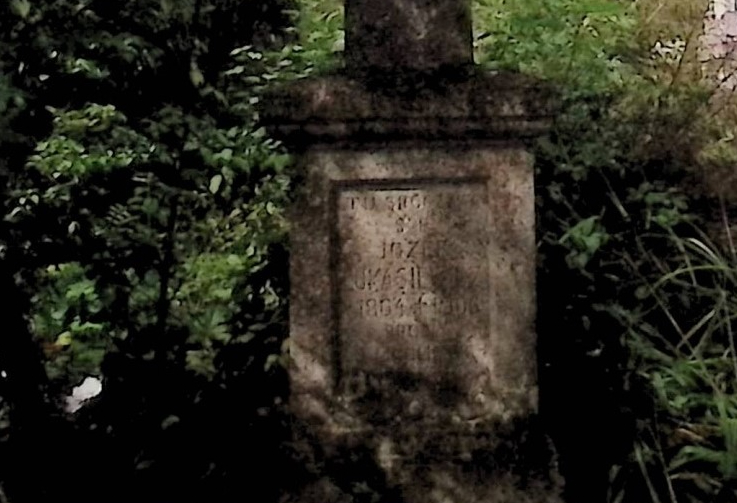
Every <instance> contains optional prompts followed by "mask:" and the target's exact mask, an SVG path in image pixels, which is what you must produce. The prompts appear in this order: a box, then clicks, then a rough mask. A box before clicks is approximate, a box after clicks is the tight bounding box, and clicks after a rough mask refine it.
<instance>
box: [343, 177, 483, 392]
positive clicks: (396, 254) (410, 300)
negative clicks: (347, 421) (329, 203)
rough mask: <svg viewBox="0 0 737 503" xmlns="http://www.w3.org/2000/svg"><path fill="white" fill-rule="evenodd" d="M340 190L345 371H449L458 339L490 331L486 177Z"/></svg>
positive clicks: (348, 373) (423, 374)
mask: <svg viewBox="0 0 737 503" xmlns="http://www.w3.org/2000/svg"><path fill="white" fill-rule="evenodd" d="M337 194H338V195H337V198H336V201H335V204H337V220H338V221H337V222H336V223H335V225H337V233H336V235H337V242H336V243H334V246H336V249H335V250H334V252H335V253H336V258H337V267H338V271H337V276H336V277H337V281H338V285H337V294H338V309H339V312H338V331H339V337H340V347H341V356H340V359H341V362H340V364H341V367H342V369H343V372H344V375H345V376H346V377H347V378H350V376H351V374H355V373H359V372H367V373H374V374H376V373H383V372H399V373H412V374H416V375H418V377H427V378H436V377H438V376H442V375H445V374H447V373H449V372H451V371H452V368H453V365H454V361H455V360H454V358H455V359H457V352H458V348H459V347H460V341H461V339H462V338H468V337H478V336H480V337H483V336H484V334H485V333H488V324H489V321H488V305H489V301H490V299H489V295H490V293H489V265H488V261H489V258H488V243H489V220H488V199H487V194H488V192H487V188H486V185H485V183H484V182H483V181H468V182H454V183H442V182H437V183H432V184H430V183H428V184H422V185H419V186H417V187H407V188H401V187H400V188H396V187H392V188H384V187H371V186H355V187H352V186H349V187H341V188H339V190H338V192H337ZM456 363H458V362H456Z"/></svg>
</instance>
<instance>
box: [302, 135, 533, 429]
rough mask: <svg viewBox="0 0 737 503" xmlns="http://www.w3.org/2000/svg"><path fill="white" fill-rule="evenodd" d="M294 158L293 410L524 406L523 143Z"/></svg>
mask: <svg viewBox="0 0 737 503" xmlns="http://www.w3.org/2000/svg"><path fill="white" fill-rule="evenodd" d="M304 161H305V163H306V168H307V179H306V181H305V182H306V183H305V191H304V192H303V195H302V198H301V200H300V202H298V203H297V204H296V206H295V208H297V211H296V212H295V214H294V216H293V222H294V228H293V231H292V240H293V245H292V249H293V252H294V257H293V260H292V312H291V316H290V318H291V352H292V359H293V365H294V367H293V369H292V382H293V384H292V390H293V398H294V402H295V403H298V402H300V403H301V405H300V406H299V409H300V410H299V414H300V416H302V417H305V415H316V417H317V418H319V419H318V420H319V421H324V420H325V421H328V423H326V426H328V427H329V424H330V423H331V422H332V421H334V418H332V419H330V418H329V416H331V415H332V409H334V408H336V407H339V408H347V409H348V410H347V413H348V414H349V415H354V413H356V414H357V415H358V416H360V418H361V420H364V419H366V414H369V415H370V416H371V418H370V419H371V420H374V419H375V420H376V421H378V422H385V421H392V420H393V419H394V416H395V415H399V416H408V415H413V416H418V415H423V416H427V417H428V418H441V417H442V418H445V419H446V420H450V419H451V418H453V417H454V416H457V417H458V418H466V419H470V418H474V417H476V418H477V417H489V416H508V417H512V416H516V415H525V414H528V413H530V412H533V411H534V408H535V403H536V388H535V353H534V349H535V345H534V328H533V325H532V324H533V319H534V318H533V315H534V272H535V263H534V253H535V248H534V247H535V243H534V207H533V201H534V197H533V193H532V168H531V163H530V159H529V157H528V156H527V155H525V154H524V152H523V151H522V150H520V149H519V148H514V147H502V148H500V147H498V146H494V145H488V146H473V145H469V144H457V145H444V146H442V147H441V148H432V147H430V148H428V147H422V146H414V147H411V146H404V148H401V149H399V148H393V149H392V148H384V149H383V150H375V151H373V150H372V151H365V152H355V151H350V150H338V151H333V150H329V149H325V150H315V151H311V152H310V153H308V154H307V155H306V157H305V159H304ZM377 271H378V272H377ZM302 394H304V395H305V396H304V397H302V398H298V396H299V395H302ZM367 400H368V401H370V403H368V405H367V403H366V402H367ZM359 409H361V410H360V411H359ZM373 409H375V410H373ZM380 416H381V417H380Z"/></svg>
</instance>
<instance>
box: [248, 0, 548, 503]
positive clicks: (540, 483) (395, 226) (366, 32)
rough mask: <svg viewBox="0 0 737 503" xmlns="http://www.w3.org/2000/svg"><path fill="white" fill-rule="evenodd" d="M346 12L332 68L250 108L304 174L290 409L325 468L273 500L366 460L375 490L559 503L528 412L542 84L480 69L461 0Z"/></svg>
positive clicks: (385, 495)
mask: <svg viewBox="0 0 737 503" xmlns="http://www.w3.org/2000/svg"><path fill="white" fill-rule="evenodd" d="M345 12H346V21H345V23H346V25H345V31H346V35H345V38H346V47H345V58H346V61H345V70H344V71H343V72H342V73H339V74H336V75H329V76H322V77H319V78H314V79H309V80H304V81H300V82H297V83H294V84H293V85H290V86H287V87H286V88H284V89H280V90H278V91H275V92H274V93H273V94H272V95H271V96H270V97H269V99H268V100H267V101H266V105H265V108H264V110H263V112H262V116H263V119H264V122H265V124H266V126H267V128H268V129H269V130H270V131H271V133H272V134H273V135H274V136H276V137H278V138H281V139H283V140H284V141H285V142H286V143H287V145H290V146H291V148H293V149H294V150H295V151H296V152H298V153H299V158H300V166H301V167H302V175H303V177H304V179H303V180H302V185H301V188H300V190H299V197H298V200H297V201H296V203H295V207H294V210H293V214H292V224H293V228H292V233H291V265H290V267H291V271H290V275H291V289H292V290H291V311H290V326H291V328H290V356H291V368H290V378H291V398H290V409H291V413H292V414H293V417H294V431H295V436H296V438H297V440H298V441H300V442H302V445H305V446H307V449H308V450H311V452H312V454H311V455H310V456H312V458H311V459H313V461H314V460H316V459H318V458H319V460H318V461H315V464H316V465H319V466H320V467H321V468H320V469H317V470H316V473H315V479H314V483H312V484H309V485H307V486H305V487H303V488H301V489H300V490H299V491H296V492H295V494H291V495H289V496H288V497H287V498H286V499H287V500H288V501H295V502H300V503H334V502H338V501H346V502H347V501H360V500H361V498H360V497H359V496H357V495H356V491H359V492H360V490H359V489H360V488H361V487H364V486H363V485H362V484H363V482H362V480H363V479H362V478H361V477H364V476H366V477H368V475H367V473H368V472H370V473H373V474H378V475H376V477H374V476H373V475H372V477H374V478H377V477H378V479H380V480H381V482H380V483H379V485H380V486H381V488H380V490H378V489H375V488H374V489H373V490H374V493H375V494H374V496H375V498H374V500H376V501H386V502H387V503H400V502H406V503H481V502H484V503H486V502H489V503H491V502H494V503H503V502H509V503H512V502H514V503H521V502H528V501H529V502H543V501H545V502H547V501H551V502H553V501H559V496H560V491H561V482H560V480H559V478H558V477H557V472H556V470H555V466H554V462H553V456H552V450H551V447H550V445H549V443H548V442H547V439H546V438H547V437H546V436H545V435H544V434H543V432H541V431H540V428H539V427H538V425H537V422H536V419H535V418H536V411H537V386H536V351H535V331H534V319H535V231H534V194H533V168H532V159H531V157H530V155H529V154H528V153H527V152H526V150H525V142H526V140H528V139H530V138H531V137H533V136H535V135H538V134H540V133H541V132H544V131H545V129H546V127H547V124H548V118H549V117H550V115H551V106H550V100H549V99H548V96H549V93H548V92H547V91H546V89H545V88H544V87H543V86H541V85H539V84H538V83H536V82H535V81H533V80H531V79H526V78H524V77H522V76H519V75H485V74H482V73H480V72H479V71H478V70H477V69H476V68H475V67H474V65H473V56H472V36H471V14H470V1H468V0H435V1H434V2H427V1H426V0H347V1H346V11H345ZM359 458H360V459H359ZM351 463H353V464H354V465H355V466H353V465H352V464H351ZM352 466H353V468H352ZM367 467H368V468H367ZM369 485H371V484H369ZM374 485H376V484H374ZM356 488H359V489H356ZM364 489H365V487H364ZM376 498H378V499H376ZM370 500H371V499H367V500H366V501H370Z"/></svg>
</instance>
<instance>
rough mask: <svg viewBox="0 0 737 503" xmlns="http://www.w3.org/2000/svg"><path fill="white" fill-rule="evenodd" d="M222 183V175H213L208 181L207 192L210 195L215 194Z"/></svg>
mask: <svg viewBox="0 0 737 503" xmlns="http://www.w3.org/2000/svg"><path fill="white" fill-rule="evenodd" d="M222 183H223V175H215V176H213V177H212V178H211V179H210V186H209V190H210V193H211V194H217V192H218V190H220V184H222Z"/></svg>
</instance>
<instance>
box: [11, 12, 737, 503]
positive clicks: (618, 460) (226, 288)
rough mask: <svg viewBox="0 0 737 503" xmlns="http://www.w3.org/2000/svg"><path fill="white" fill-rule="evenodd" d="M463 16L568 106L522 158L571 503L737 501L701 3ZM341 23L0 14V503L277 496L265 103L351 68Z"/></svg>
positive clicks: (728, 240) (272, 179)
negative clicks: (86, 397) (94, 392)
mask: <svg viewBox="0 0 737 503" xmlns="http://www.w3.org/2000/svg"><path fill="white" fill-rule="evenodd" d="M300 8H301V14H300V13H299V10H300ZM474 10H475V14H474V15H475V44H476V58H477V62H479V63H480V64H481V65H482V66H483V67H484V68H485V69H488V70H495V69H512V70H515V71H521V72H524V73H529V74H533V75H536V76H539V77H541V78H544V79H546V80H550V81H552V82H554V83H555V84H556V85H557V86H558V87H559V89H560V90H561V94H562V112H561V114H560V115H559V116H558V117H557V118H556V120H555V124H554V128H553V130H552V132H551V134H550V135H549V136H548V137H546V138H544V139H542V140H541V141H539V142H537V143H536V144H535V145H534V150H535V154H536V156H537V172H538V173H537V194H538V201H537V202H538V210H539V214H538V229H539V245H540V246H539V255H540V267H539V271H540V272H539V321H538V327H539V332H540V353H541V366H540V368H541V376H540V379H541V385H542V399H543V403H542V407H543V413H544V417H545V418H546V420H547V421H548V424H549V425H550V429H551V431H552V434H553V437H554V440H555V441H556V443H557V445H558V447H559V450H560V454H561V463H562V469H563V472H564V475H565V476H566V477H567V493H568V494H567V496H568V499H569V501H570V502H571V503H576V502H579V503H593V502H597V501H600V502H604V501H607V502H610V503H614V502H617V503H620V502H621V503H624V502H632V503H634V502H638V503H641V502H652V503H666V502H668V503H675V502H681V503H683V502H684V501H685V502H707V501H708V502H717V501H725V502H727V501H734V500H735V498H737V471H736V467H737V394H736V393H737V391H736V390H735V379H737V353H736V352H735V341H734V333H735V331H736V330H737V327H735V326H734V318H735V316H737V314H736V313H737V305H735V300H734V298H733V297H734V290H735V287H736V286H737V285H736V284H735V283H737V253H736V252H735V244H734V241H733V240H732V237H731V234H730V233H729V232H728V231H729V229H730V221H731V218H732V217H733V216H734V202H735V201H736V200H737V197H735V195H736V194H737V192H734V189H733V185H732V182H731V180H732V177H733V166H734V161H735V160H736V159H737V154H736V151H735V148H734V129H735V125H734V124H735V121H734V118H735V116H734V115H733V109H732V106H731V103H730V101H729V98H730V97H731V96H725V95H724V94H717V92H716V90H715V86H714V84H713V83H712V82H711V81H710V80H708V79H705V78H704V75H703V69H702V65H701V63H700V62H699V60H698V57H697V50H696V49H697V43H698V42H697V37H698V34H699V33H700V30H701V22H702V18H703V14H704V12H705V11H706V4H705V2H693V1H690V0H677V1H671V2H667V3H666V2H663V1H661V0H638V1H634V2H621V1H615V0H586V1H582V0H526V1H525V2H504V1H503V0H478V1H477V2H476V3H475V5H474ZM341 24H342V14H341V8H340V2H337V1H332V0H303V1H302V2H300V4H291V3H288V2H286V1H282V0H269V1H261V2H239V1H236V0H136V1H133V2H115V1H110V0H106V1H97V0H92V1H90V2H85V3H78V2H72V1H70V0H54V1H50V2H43V3H42V2H30V1H28V0H10V1H9V2H6V3H5V4H3V5H2V6H0V40H2V44H0V115H1V116H0V132H1V134H0V152H2V155H0V173H1V174H2V178H3V182H5V183H4V184H3V187H5V194H4V198H3V203H4V206H3V209H2V211H3V212H4V218H3V223H2V235H0V240H1V241H0V285H1V286H0V288H1V289H2V291H3V293H4V294H5V295H4V296H3V297H4V298H6V299H7V300H6V304H5V307H6V310H5V313H4V319H3V323H4V327H5V330H4V331H3V333H2V335H1V336H0V371H2V374H0V376H2V377H0V502H2V501H4V500H9V501H11V502H13V503H17V502H21V501H33V502H34V503H38V502H44V501H47V502H54V503H58V502H61V501H75V502H84V501H132V500H134V499H135V500H136V501H151V502H162V501H189V500H195V499H199V500H203V501H235V500H244V501H249V500H253V501H257V500H258V501H275V500H276V499H277V494H278V490H279V488H278V487H275V486H274V484H273V483H272V482H271V480H272V477H271V476H270V475H271V474H272V473H280V472H281V471H283V467H284V466H285V464H284V463H288V462H292V463H297V464H299V462H300V461H299V460H293V459H292V460H289V457H290V455H289V454H288V451H287V450H286V448H285V446H284V444H283V443H282V440H283V438H284V431H285V430H286V428H285V424H284V423H285V419H284V417H283V411H282V409H281V404H282V403H283V400H284V397H285V396H286V393H287V392H288V390H287V388H286V383H285V379H284V373H283V369H282V367H281V363H282V361H283V358H284V347H283V345H284V341H285V337H286V334H287V331H288V330H287V320H286V310H285V307H286V301H287V278H286V262H287V260H286V256H287V252H286V246H285V242H286V236H287V232H288V226H287V222H286V219H285V208H286V206H287V204H288V201H289V194H290V182H291V170H290V166H291V164H290V157H289V156H288V155H287V154H286V152H284V151H283V149H281V148H280V146H279V145H278V144H277V143H276V142H274V141H273V140H271V139H269V138H268V137H267V136H266V135H265V133H264V132H263V130H261V129H259V127H258V113H257V105H258V104H259V100H260V96H261V93H262V91H263V90H264V89H267V88H268V87H269V86H271V85H273V84H274V83H275V82H280V81H283V80H287V79H295V78H301V77H305V76H309V75H312V74H314V73H315V72H320V71H325V70H327V69H331V68H334V67H336V66H338V65H339V64H340V59H339V56H340V54H339V53H340V51H341V50H342V43H343V42H342V40H343V37H342V32H341ZM717 98H718V100H719V106H718V108H715V106H714V103H715V101H716V99H717ZM725 180H729V181H730V183H725V182H724V181H725ZM90 375H91V376H100V377H102V378H103V379H104V389H103V392H102V394H101V395H100V396H98V397H97V398H95V399H94V400H92V401H91V402H89V403H88V404H87V405H86V406H85V407H84V408H82V409H81V410H80V411H79V412H77V413H76V414H74V415H71V414H67V413H65V412H63V396H64V395H66V394H68V393H69V392H70V390H71V388H72V387H73V386H75V385H77V384H78V383H79V382H80V380H81V379H82V378H83V377H84V376H90ZM37 446H39V447H40V449H39V448H37ZM82 473H85V474H86V475H85V477H86V480H87V482H85V483H83V484H71V483H70V481H74V480H77V479H79V478H80V477H82V475H81V474H82ZM39 478H42V479H43V480H42V481H39ZM90 481H91V482H90ZM359 482H360V481H359ZM359 485H360V484H359ZM111 488H115V490H112V489H111Z"/></svg>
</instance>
